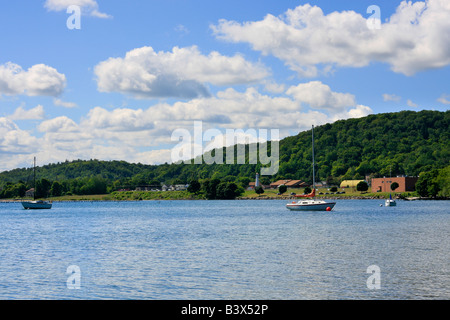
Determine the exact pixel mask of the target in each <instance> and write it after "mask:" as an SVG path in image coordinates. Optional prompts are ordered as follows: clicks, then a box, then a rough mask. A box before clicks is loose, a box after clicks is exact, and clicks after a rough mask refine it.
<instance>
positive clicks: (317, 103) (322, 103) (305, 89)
mask: <svg viewBox="0 0 450 320" xmlns="http://www.w3.org/2000/svg"><path fill="white" fill-rule="evenodd" d="M286 93H287V94H289V95H292V96H293V97H294V98H295V99H296V100H297V101H300V102H302V103H307V104H308V105H310V106H311V107H312V108H315V109H325V110H331V111H333V110H336V111H337V110H342V109H345V108H348V107H351V106H354V105H355V103H356V102H355V96H354V95H352V94H349V93H340V92H333V91H331V88H330V87H329V86H328V85H326V84H323V83H322V82H320V81H311V82H308V83H301V84H299V85H297V86H292V87H290V88H289V89H288V90H287V91H286Z"/></svg>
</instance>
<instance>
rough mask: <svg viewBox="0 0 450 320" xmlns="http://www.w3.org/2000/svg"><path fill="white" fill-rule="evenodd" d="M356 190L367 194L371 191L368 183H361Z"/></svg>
mask: <svg viewBox="0 0 450 320" xmlns="http://www.w3.org/2000/svg"><path fill="white" fill-rule="evenodd" d="M356 190H358V191H360V192H365V191H367V190H369V185H368V184H367V182H365V181H360V182H359V183H358V184H357V185H356Z"/></svg>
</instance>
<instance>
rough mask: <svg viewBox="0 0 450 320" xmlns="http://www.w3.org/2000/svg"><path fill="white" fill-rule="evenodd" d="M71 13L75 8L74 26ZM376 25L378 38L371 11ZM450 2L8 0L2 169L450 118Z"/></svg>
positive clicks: (154, 157) (0, 74) (3, 30)
mask: <svg viewBox="0 0 450 320" xmlns="http://www.w3.org/2000/svg"><path fill="white" fill-rule="evenodd" d="M69 5H78V7H79V8H81V16H80V22H81V29H72V30H70V29H69V28H68V27H67V23H66V22H67V20H68V19H69V18H70V17H71V14H70V13H67V12H66V9H67V7H68V6H69ZM372 5H376V6H377V7H378V8H379V13H380V20H381V25H380V28H370V25H368V24H367V19H369V18H370V17H372V16H373V14H374V13H376V12H370V13H367V8H368V7H369V6H372ZM448 21H450V4H449V3H448V1H446V0H429V1H426V2H424V1H412V2H411V1H410V2H402V1H373V0H370V1H363V0H361V1H351V0H346V1H331V0H328V1H325V0H311V1H288V0H281V1H260V0H259V1H253V0H246V1H234V0H233V1H202V0H189V1H188V0H171V1H159V0H158V1H140V0H139V1H137V0H131V1H126V2H124V1H117V0H109V1H105V0H97V1H95V0H42V1H8V2H7V3H5V4H2V8H1V10H0V39H2V45H1V50H0V171H1V170H10V169H13V168H15V167H23V166H29V164H30V163H31V159H32V158H33V157H34V156H35V155H36V156H37V157H38V162H39V163H40V164H45V163H53V162H58V161H65V160H73V159H91V158H96V159H104V160H126V161H130V162H141V163H164V162H170V160H171V150H172V148H173V147H174V145H175V142H174V141H172V140H171V135H172V133H173V132H174V130H176V129H180V128H185V129H188V130H191V129H192V127H193V121H203V126H204V128H215V129H218V130H225V129H243V130H246V129H250V128H253V129H261V128H267V129H279V130H280V134H281V138H282V137H285V136H287V135H293V134H296V133H297V132H299V131H302V130H307V129H309V128H310V126H311V125H312V124H315V125H320V124H324V123H327V122H333V121H336V120H338V119H347V118H352V117H361V116H366V115H368V114H373V113H383V112H397V111H401V110H415V111H419V110H423V109H428V110H440V111H445V110H448V108H449V105H450V87H449V85H448V83H449V79H450V69H449V64H450V36H449V34H450V23H449V22H448Z"/></svg>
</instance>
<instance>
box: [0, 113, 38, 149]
mask: <svg viewBox="0 0 450 320" xmlns="http://www.w3.org/2000/svg"><path fill="white" fill-rule="evenodd" d="M36 141H37V138H36V137H34V136H32V135H30V133H29V132H27V131H25V130H21V129H20V128H19V127H18V126H17V125H16V124H15V123H14V122H13V121H12V120H11V119H8V118H5V117H1V118H0V153H1V154H6V155H8V154H9V155H10V154H19V153H29V152H33V151H35V150H36V149H37V143H36Z"/></svg>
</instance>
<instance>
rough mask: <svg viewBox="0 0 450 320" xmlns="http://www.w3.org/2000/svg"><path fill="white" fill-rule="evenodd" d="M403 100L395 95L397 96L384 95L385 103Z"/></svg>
mask: <svg viewBox="0 0 450 320" xmlns="http://www.w3.org/2000/svg"><path fill="white" fill-rule="evenodd" d="M401 99H402V98H401V97H399V96H397V95H395V94H389V93H384V94H383V101H397V102H398V101H400V100H401Z"/></svg>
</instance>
